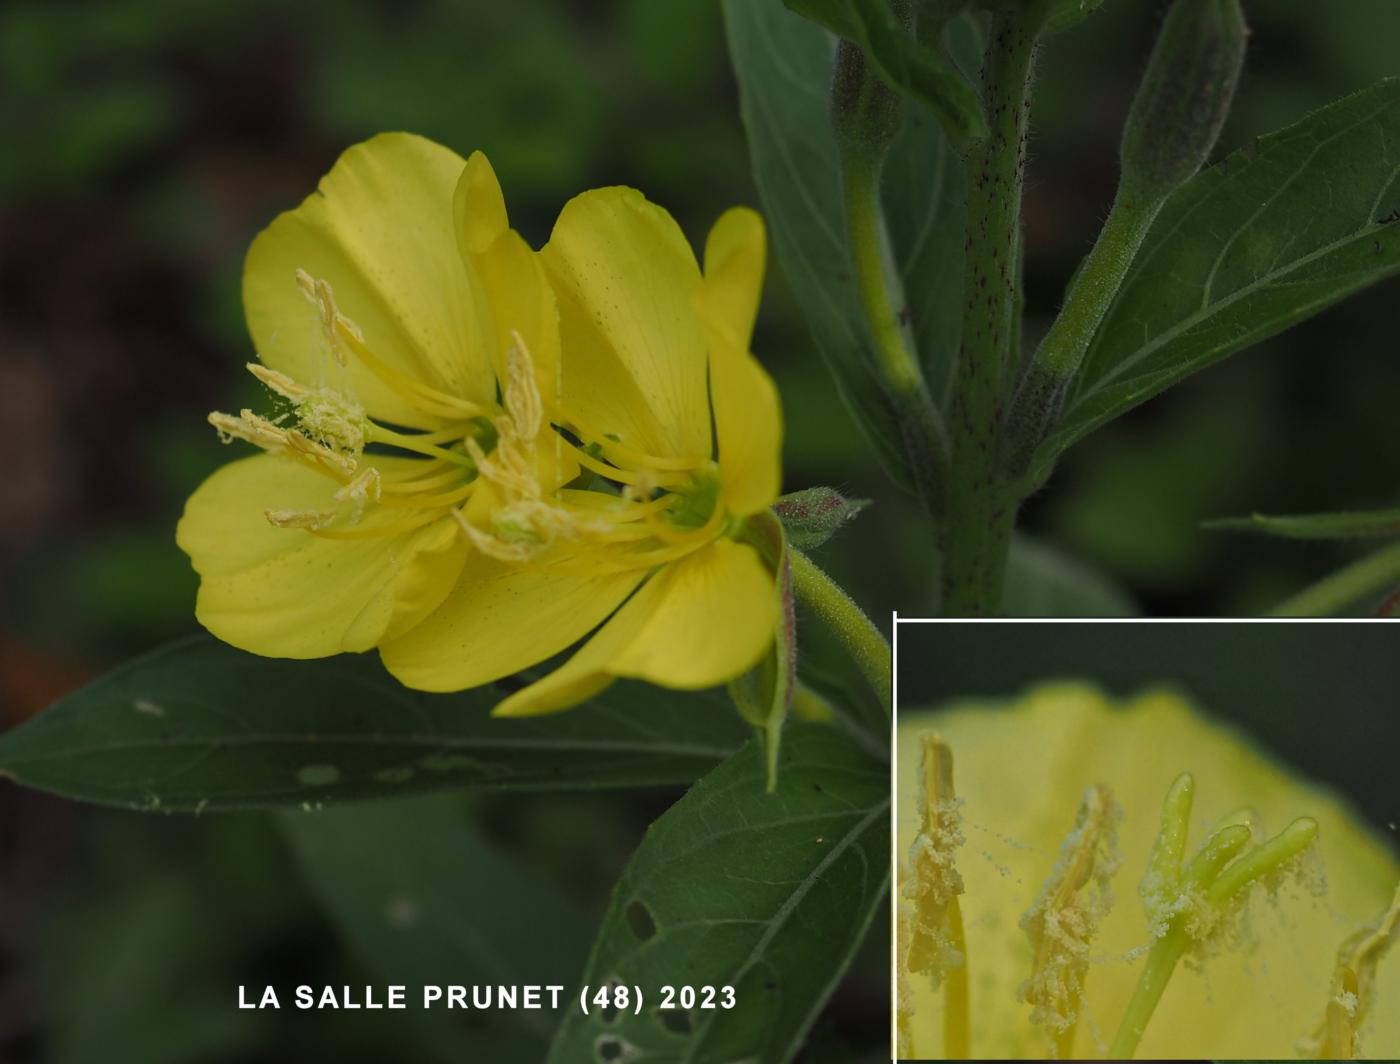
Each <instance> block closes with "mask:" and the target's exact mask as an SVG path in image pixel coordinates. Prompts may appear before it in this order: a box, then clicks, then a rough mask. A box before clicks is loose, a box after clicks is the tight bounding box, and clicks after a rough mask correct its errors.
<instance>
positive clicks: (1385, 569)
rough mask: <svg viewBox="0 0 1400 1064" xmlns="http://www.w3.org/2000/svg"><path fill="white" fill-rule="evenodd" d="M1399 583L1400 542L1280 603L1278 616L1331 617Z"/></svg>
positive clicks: (1276, 610)
mask: <svg viewBox="0 0 1400 1064" xmlns="http://www.w3.org/2000/svg"><path fill="white" fill-rule="evenodd" d="M1397 584H1400V543H1396V544H1394V545H1392V546H1389V547H1386V548H1384V549H1383V550H1378V551H1376V552H1375V553H1374V554H1368V555H1367V556H1366V557H1364V558H1362V559H1361V560H1359V561H1356V562H1353V563H1352V564H1351V565H1348V566H1347V567H1346V568H1345V569H1341V570H1339V571H1338V572H1335V573H1333V574H1332V575H1331V576H1328V577H1325V578H1324V579H1322V580H1319V581H1318V582H1317V583H1315V584H1313V585H1312V587H1309V588H1306V589H1304V590H1303V591H1300V592H1298V594H1296V595H1294V596H1293V597H1292V598H1290V599H1287V600H1286V601H1284V602H1281V603H1279V605H1278V606H1276V607H1275V608H1274V609H1273V611H1272V612H1273V615H1274V616H1275V617H1329V616H1332V615H1333V614H1337V613H1340V612H1341V611H1342V610H1344V609H1346V608H1347V607H1348V606H1350V605H1352V604H1353V603H1355V602H1357V601H1358V600H1360V599H1363V598H1365V597H1367V596H1368V595H1375V594H1379V593H1381V592H1383V591H1388V590H1391V589H1393V588H1394V587H1395V586H1396V585H1397Z"/></svg>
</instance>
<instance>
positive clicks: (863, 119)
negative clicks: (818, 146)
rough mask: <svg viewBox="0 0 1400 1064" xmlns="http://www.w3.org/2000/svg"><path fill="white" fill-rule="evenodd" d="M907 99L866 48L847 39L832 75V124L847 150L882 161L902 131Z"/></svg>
mask: <svg viewBox="0 0 1400 1064" xmlns="http://www.w3.org/2000/svg"><path fill="white" fill-rule="evenodd" d="M902 117H903V102H902V101H901V99H900V97H899V94H898V93H897V92H895V91H894V90H893V89H891V88H890V87H889V86H888V85H886V84H885V83H884V82H883V81H881V80H880V78H879V77H878V76H877V75H876V74H875V72H874V71H873V70H872V69H871V68H870V62H869V60H868V59H867V58H866V56H865V50H864V49H863V48H861V46H860V45H858V44H856V43H854V42H852V41H847V40H843V41H841V42H840V44H839V45H837V48H836V68H835V71H834V72H833V74H832V79H831V124H832V127H833V128H834V129H835V131H836V141H837V143H838V144H839V145H840V148H841V151H842V153H843V154H849V155H854V156H856V157H858V158H861V159H864V160H867V161H869V162H879V161H880V160H882V159H883V158H884V156H885V153H886V152H887V151H888V150H889V147H890V144H891V143H893V142H894V138H895V137H896V136H897V135H898V133H899V127H900V122H901V120H902Z"/></svg>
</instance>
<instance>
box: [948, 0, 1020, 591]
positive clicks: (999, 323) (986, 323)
mask: <svg viewBox="0 0 1400 1064" xmlns="http://www.w3.org/2000/svg"><path fill="white" fill-rule="evenodd" d="M1043 18H1044V14H1043V10H1040V11H1039V13H1037V12H1023V13H1018V12H1013V11H1004V12H1000V13H998V14H997V15H996V16H995V17H994V18H993V21H992V24H991V27H990V36H989V40H988V44H987V53H986V57H985V59H984V62H983V69H982V86H983V99H984V101H985V104H986V109H987V118H988V122H989V125H990V127H991V134H990V136H988V137H987V138H986V139H985V140H982V141H979V142H977V143H976V144H974V145H973V146H972V147H971V148H970V149H969V150H968V151H967V153H966V155H965V163H966V167H967V176H968V195H967V263H966V266H965V268H964V272H963V324H962V349H961V351H960V353H959V357H958V367H957V379H956V381H955V383H954V390H953V405H952V410H951V414H950V431H951V435H952V441H953V448H952V449H953V456H954V457H953V461H952V463H951V465H950V469H949V480H948V505H947V511H946V520H945V521H944V523H943V529H942V537H941V539H942V543H941V546H942V561H943V574H942V589H943V601H942V609H943V612H944V613H945V614H953V615H960V616H979V615H986V614H991V613H995V612H996V611H997V610H998V608H999V607H1000V605H1001V590H1002V582H1003V579H1004V577H1005V572H1006V560H1007V554H1008V552H1009V551H1010V549H1011V531H1012V528H1013V526H1014V525H1015V521H1016V506H1017V502H1018V500H1017V498H1016V495H1015V493H1014V491H1012V490H1011V489H1010V487H1009V485H1008V483H1007V478H1006V477H1005V476H1004V475H1003V473H1002V469H1001V461H1000V458H1001V455H1000V452H1001V446H1000V434H1001V423H1002V418H1003V414H1004V410H1003V409H1002V406H1003V403H1004V401H1005V399H1006V382H1007V381H1008V380H1009V379H1010V377H1011V375H1012V374H1013V373H1014V372H1015V368H1016V365H1017V363H1018V362H1019V359H1020V352H1019V351H1017V350H1014V349H1013V341H1014V338H1015V337H1016V335H1017V333H1018V323H1017V321H1016V316H1017V314H1018V308H1019V306H1020V299H1021V296H1020V292H1021V275H1020V268H1019V266H1020V260H1021V189H1022V185H1023V183H1024V176H1025V158H1026V152H1025V147H1026V127H1027V118H1028V111H1029V96H1028V93H1029V89H1030V81H1031V67H1032V63H1033V59H1034V55H1035V40H1036V33H1037V31H1038V29H1039V26H1040V24H1041V22H1042V21H1043Z"/></svg>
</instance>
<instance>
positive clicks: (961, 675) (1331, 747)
mask: <svg viewBox="0 0 1400 1064" xmlns="http://www.w3.org/2000/svg"><path fill="white" fill-rule="evenodd" d="M1397 650H1400V628H1397V627H1395V626H1394V625H1393V624H1391V623H1389V622H1374V623H1368V624H1359V623H1338V622H1333V621H1305V622H1301V623H1269V624H1260V623H1248V622H1223V623H1222V622H1199V623H1197V622H1189V621H1188V622H1178V621H1157V622H1146V621H1143V622H1133V623H1121V622H1119V623H1101V622H1093V621H1091V622H1081V623H1075V624H1034V623H1020V622H1009V623H999V624H952V625H950V624H901V625H900V626H899V647H898V651H899V677H898V679H899V705H900V708H901V710H909V709H913V708H915V707H929V708H933V707H936V706H938V705H941V704H943V703H947V702H951V701H955V700H961V699H979V698H988V699H1009V698H1016V697H1019V696H1020V695H1022V694H1024V693H1025V692H1026V691H1028V690H1030V689H1031V688H1033V687H1034V686H1036V685H1037V684H1041V683H1047V682H1051V681H1056V680H1082V681H1086V682H1089V683H1093V684H1096V685H1098V686H1099V687H1101V688H1102V689H1103V690H1104V692H1105V693H1107V694H1109V695H1111V696H1113V697H1116V698H1120V699H1126V698H1132V697H1134V696H1136V695H1139V694H1141V693H1143V692H1144V691H1145V690H1149V689H1152V688H1160V687H1163V686H1166V687H1170V688H1172V689H1174V690H1177V691H1180V692H1181V693H1183V694H1185V695H1186V696H1187V697H1188V698H1189V699H1190V700H1191V701H1192V702H1193V703H1194V704H1195V705H1196V706H1197V707H1198V708H1199V709H1201V710H1202V711H1203V712H1204V713H1206V714H1207V715H1208V716H1210V717H1211V718H1212V719H1213V720H1215V721H1223V722H1228V723H1230V724H1231V725H1233V726H1235V727H1236V728H1238V729H1239V730H1240V731H1241V732H1242V733H1243V734H1244V735H1245V736H1246V737H1247V738H1248V739H1249V740H1250V741H1251V743H1252V744H1253V745H1255V746H1257V747H1259V748H1262V749H1264V750H1267V751H1268V752H1269V753H1270V754H1272V755H1273V756H1274V757H1275V758H1278V759H1280V760H1282V761H1283V762H1284V763H1286V764H1287V765H1289V766H1290V767H1291V768H1292V769H1294V770H1296V771H1299V772H1301V773H1302V774H1303V775H1304V776H1306V777H1308V778H1310V779H1314V780H1325V781H1327V782H1328V783H1329V784H1330V785H1331V786H1332V787H1334V788H1335V789H1336V790H1338V791H1340V792H1341V793H1342V794H1343V795H1344V796H1345V797H1346V799H1347V800H1348V801H1349V802H1351V803H1352V804H1353V805H1354V806H1355V807H1356V808H1357V809H1358V810H1359V811H1360V812H1361V813H1362V814H1363V816H1364V817H1365V818H1366V820H1367V821H1368V822H1369V823H1370V826H1371V827H1372V828H1373V829H1374V830H1375V831H1376V832H1377V834H1378V835H1379V836H1380V837H1382V838H1386V839H1389V840H1390V842H1391V843H1392V844H1393V845H1400V828H1397V824H1400V779H1397V777H1396V773H1395V768H1394V751H1395V748H1396V746H1397V744H1400V713H1397V712H1396V701H1397V699H1396V692H1397V691H1400V653H1397ZM1189 768H1190V766H1189V765H1183V766H1182V770H1183V771H1186V770H1189Z"/></svg>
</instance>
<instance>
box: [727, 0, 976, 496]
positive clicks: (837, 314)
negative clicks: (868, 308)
mask: <svg viewBox="0 0 1400 1064" xmlns="http://www.w3.org/2000/svg"><path fill="white" fill-rule="evenodd" d="M724 19H725V26H726V28H727V31H728V36H729V50H730V57H731V60H732V62H733V65H734V72H735V75H736V76H737V78H738V81H739V100H740V112H741V114H742V117H743V121H744V129H745V132H746V133H747V135H748V143H749V151H750V154H751V156H752V159H753V170H754V177H755V179H756V181H757V183H758V190H759V193H760V195H761V196H762V199H763V208H764V214H765V216H766V217H767V220H768V225H769V228H770V229H771V231H772V234H773V245H774V250H775V252H776V255H777V260H778V265H779V266H780V267H781V269H782V271H783V274H784V276H785V277H786V278H787V282H788V284H789V285H790V286H791V288H792V290H793V293H794V295H795V296H796V297H797V302H798V304H799V306H800V307H801V308H802V313H803V316H804V317H805V318H806V320H807V326H808V329H809V330H810V333H811V336H812V339H813V341H814V342H815V344H816V346H817V350H818V352H819V353H820V354H821V356H822V358H823V359H824V360H825V362H826V364H827V368H828V369H829V370H830V371H831V374H832V376H833V377H835V378H836V382H837V385H838V386H839V388H840V390H841V394H842V396H843V397H844V399H845V401H846V403H847V405H848V406H849V407H850V409H851V411H852V413H853V414H854V415H855V417H856V420H857V421H858V422H859V423H860V425H861V427H862V428H863V430H864V431H865V433H866V434H867V436H868V437H869V438H870V440H871V442H872V444H873V445H874V447H875V450H876V452H877V453H878V454H879V456H880V459H881V461H882V462H884V464H885V466H886V467H887V468H888V469H889V470H890V472H891V474H892V475H893V476H895V477H896V478H897V479H898V480H900V481H901V482H903V483H909V475H908V469H907V464H906V459H905V454H904V445H903V443H902V442H901V439H900V435H899V422H898V420H897V419H896V418H895V416H894V412H893V409H892V408H891V406H890V404H889V402H888V400H887V399H886V397H885V395H884V393H883V391H882V390H881V386H880V382H879V379H878V377H877V376H876V374H875V371H874V368H873V367H874V366H875V364H876V362H875V356H874V354H873V352H872V351H871V350H870V341H869V337H868V334H867V332H866V328H865V323H864V319H863V318H862V316H861V311H860V303H859V299H858V296H857V293H856V288H855V281H854V279H853V277H852V275H851V256H850V249H849V246H848V243H847V239H846V231H845V226H844V224H843V222H842V205H841V178H840V168H839V166H838V163H837V157H836V141H835V140H834V138H833V135H832V131H831V119H830V115H829V113H828V93H829V89H830V85H831V73H832V66H833V62H834V60H835V56H836V38H835V37H833V36H832V35H831V34H830V33H828V32H827V31H826V30H824V29H823V28H822V27H820V26H818V25H816V24H815V23H812V22H808V21H807V20H806V19H804V18H802V17H801V16H800V15H797V14H794V13H793V12H791V11H789V10H787V9H786V8H785V7H784V6H783V3H782V0H725V2H724ZM884 197H885V213H886V215H887V216H888V219H889V230H890V236H891V243H892V250H893V252H894V259H895V263H896V266H897V268H898V273H899V277H900V280H901V281H902V284H903V289H904V291H905V292H907V293H908V294H909V298H908V301H907V305H901V306H900V315H901V317H902V318H905V319H907V320H908V324H909V326H910V328H911V330H912V332H913V337H914V342H915V344H916V346H917V349H918V352H919V357H920V359H921V361H922V362H923V363H924V366H925V369H926V373H927V375H928V378H929V387H930V389H931V390H932V392H933V394H934V396H935V398H936V399H938V400H940V401H944V400H946V398H947V392H948V389H949V387H950V382H951V380H952V370H953V364H954V359H955V357H956V353H957V345H958V337H959V329H960V325H959V322H960V320H961V314H960V309H961V305H962V258H963V252H962V242H963V230H964V221H963V217H964V213H963V178H962V167H961V163H960V162H959V161H958V159H957V158H956V155H955V153H954V152H953V151H952V150H950V149H949V147H948V144H947V141H946V140H945V138H944V136H943V133H942V131H941V130H940V129H939V128H938V124H937V122H935V121H934V120H933V119H932V118H930V117H928V116H926V115H923V114H910V115H909V117H908V119H907V120H906V124H905V129H904V131H903V132H902V133H901V135H900V137H899V139H898V141H897V142H896V143H895V145H894V146H893V147H892V148H891V152H890V158H889V161H888V163H887V164H886V170H885V181H884Z"/></svg>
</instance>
